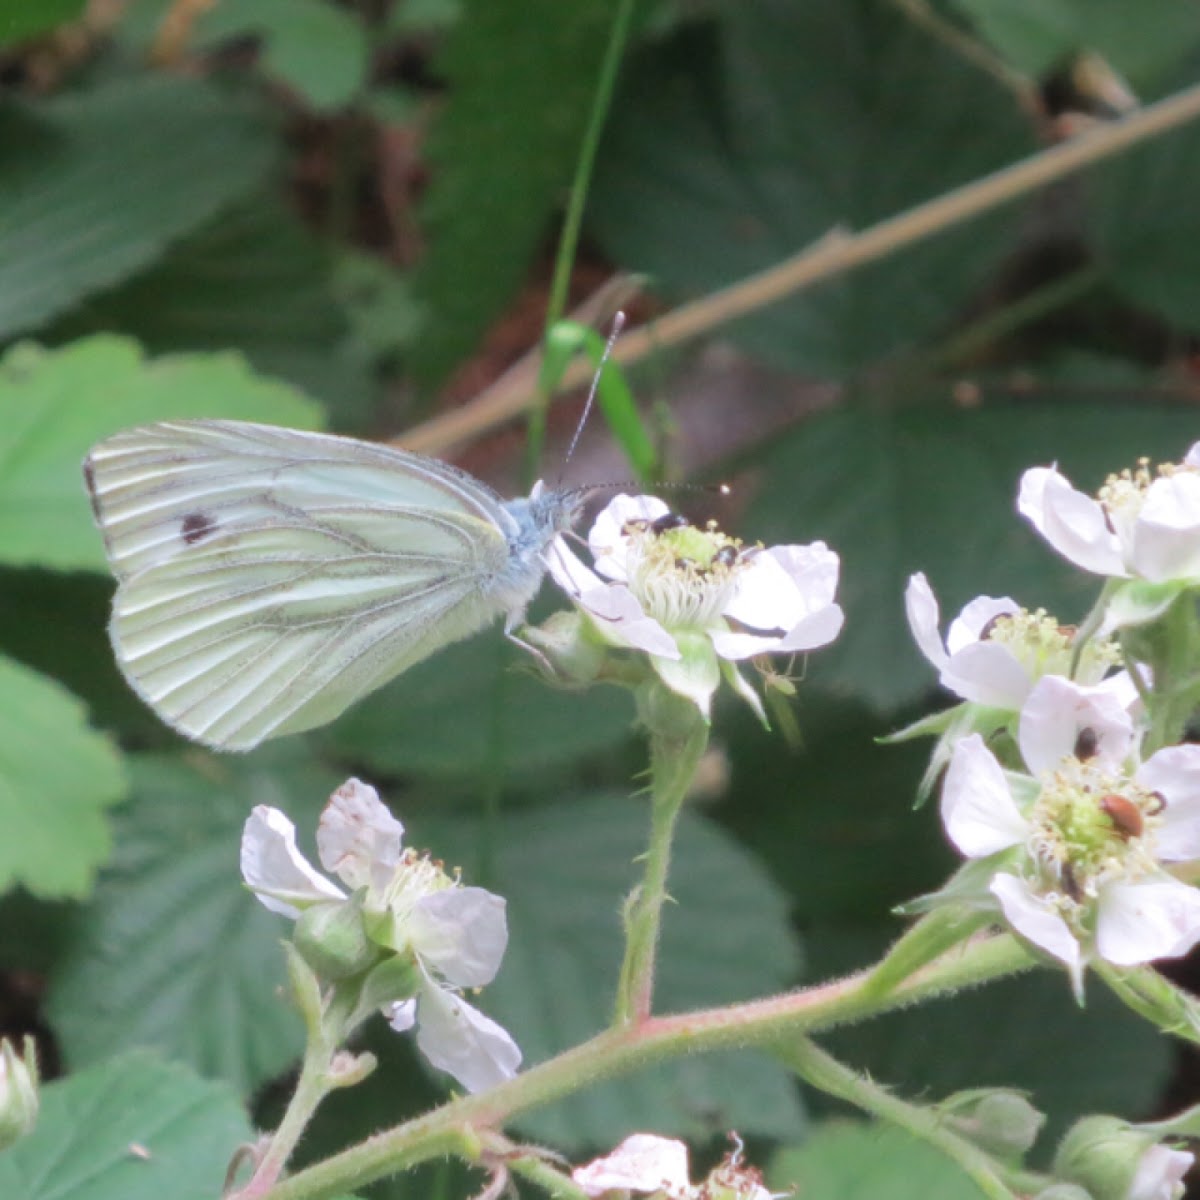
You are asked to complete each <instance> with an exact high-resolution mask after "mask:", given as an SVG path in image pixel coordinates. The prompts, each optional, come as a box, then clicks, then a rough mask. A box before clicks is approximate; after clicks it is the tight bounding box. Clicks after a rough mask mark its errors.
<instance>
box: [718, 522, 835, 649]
mask: <svg viewBox="0 0 1200 1200" xmlns="http://www.w3.org/2000/svg"><path fill="white" fill-rule="evenodd" d="M748 558H749V561H748V562H746V563H745V564H744V565H743V566H742V567H741V568H740V569H739V571H738V573H737V576H736V579H735V582H734V590H733V595H732V596H731V597H730V599H729V602H728V603H727V604H726V605H725V616H727V617H731V618H733V620H735V621H737V622H738V623H739V624H741V625H748V626H749V627H750V629H751V630H756V629H757V630H763V631H770V630H782V631H783V632H785V633H786V632H787V631H788V630H790V629H792V628H793V627H794V626H795V625H797V624H798V623H799V622H800V621H802V620H804V618H805V617H808V616H811V615H812V614H813V613H816V612H819V611H820V610H822V609H824V608H827V607H828V606H829V605H831V604H832V603H833V598H834V596H835V595H836V594H837V583H838V571H839V568H840V562H839V559H838V556H837V554H835V553H834V551H832V550H830V549H829V547H828V546H826V545H825V543H824V542H813V543H812V545H809V546H772V547H771V548H770V549H769V550H763V551H761V552H759V553H758V554H754V555H750V556H748Z"/></svg>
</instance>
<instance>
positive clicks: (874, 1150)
mask: <svg viewBox="0 0 1200 1200" xmlns="http://www.w3.org/2000/svg"><path fill="white" fill-rule="evenodd" d="M767 1180H768V1182H769V1184H770V1187H771V1190H772V1191H773V1192H784V1193H787V1192H791V1191H793V1190H794V1191H795V1193H796V1195H799V1196H803V1197H804V1200H930V1198H931V1197H936V1198H937V1200H979V1197H980V1196H981V1195H982V1193H981V1192H980V1191H979V1189H978V1188H976V1186H975V1185H974V1184H973V1183H972V1182H971V1180H970V1179H969V1178H968V1177H967V1176H966V1175H964V1174H963V1172H962V1170H961V1168H959V1167H957V1166H956V1165H955V1164H954V1163H953V1162H951V1161H950V1160H949V1159H948V1158H947V1157H946V1156H945V1155H944V1154H942V1153H941V1152H940V1151H939V1150H935V1149H934V1148H933V1147H932V1146H930V1145H929V1144H928V1143H927V1142H921V1141H918V1140H917V1139H916V1138H914V1137H913V1136H912V1135H911V1134H909V1133H905V1132H904V1130H902V1129H897V1128H896V1127H895V1126H894V1125H885V1124H882V1123H881V1124H872V1125H868V1124H866V1123H865V1122H851V1121H837V1122H833V1121H830V1122H826V1123H825V1124H823V1125H821V1126H819V1127H818V1128H817V1129H816V1131H815V1132H814V1133H813V1135H812V1136H811V1137H810V1138H808V1140H807V1141H806V1142H805V1143H804V1145H803V1146H801V1147H799V1149H795V1150H791V1149H788V1150H783V1151H781V1152H780V1153H778V1154H776V1155H775V1157H774V1158H773V1159H772V1160H771V1164H770V1167H769V1169H768V1171H767Z"/></svg>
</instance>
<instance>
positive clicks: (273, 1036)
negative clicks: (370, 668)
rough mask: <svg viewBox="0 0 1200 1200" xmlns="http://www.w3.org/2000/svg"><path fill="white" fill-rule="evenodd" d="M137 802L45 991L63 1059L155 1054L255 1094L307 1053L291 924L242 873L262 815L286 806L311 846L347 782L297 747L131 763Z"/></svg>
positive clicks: (78, 1061) (83, 1061)
mask: <svg viewBox="0 0 1200 1200" xmlns="http://www.w3.org/2000/svg"><path fill="white" fill-rule="evenodd" d="M131 775H132V784H133V794H132V797H131V799H130V801H129V803H128V804H127V805H126V806H125V807H124V808H123V809H122V810H121V812H120V813H119V815H118V821H117V828H116V843H117V844H116V853H115V855H114V857H113V861H112V864H111V866H110V867H109V868H108V869H107V870H106V871H105V872H104V874H103V876H102V877H101V880H100V884H99V886H98V888H97V890H96V897H95V902H94V903H93V904H92V905H91V906H89V908H88V909H87V911H86V912H84V913H82V914H81V917H80V921H79V925H78V928H77V929H76V931H75V935H74V937H73V939H72V940H71V942H70V943H69V944H68V946H67V947H66V950H65V953H64V955H63V958H62V961H61V962H60V964H59V967H58V970H57V971H56V973H55V975H54V976H53V978H52V980H51V984H50V997H49V1012H50V1016H51V1020H52V1021H53V1023H54V1027H55V1030H56V1032H57V1033H58V1036H59V1040H60V1045H61V1046H62V1049H63V1052H64V1054H65V1056H66V1058H67V1061H68V1062H69V1063H71V1064H72V1065H73V1066H75V1067H80V1066H86V1065H88V1064H90V1063H94V1062H96V1061H98V1060H99V1059H102V1058H104V1057H106V1056H108V1055H111V1054H114V1053H116V1052H118V1051H120V1050H125V1049H129V1048H131V1047H137V1046H149V1047H153V1048H155V1049H157V1050H161V1051H162V1052H163V1053H166V1054H169V1055H170V1056H171V1057H172V1058H179V1059H182V1060H183V1061H185V1062H187V1063H188V1064H189V1065H190V1066H192V1067H193V1068H195V1069H196V1070H197V1071H199V1072H201V1073H202V1074H204V1075H209V1076H217V1077H220V1078H223V1079H226V1080H228V1081H229V1082H231V1083H233V1084H234V1085H235V1086H236V1087H237V1088H238V1089H239V1091H240V1092H242V1093H243V1094H244V1093H247V1092H249V1091H252V1090H253V1089H254V1088H255V1087H257V1086H259V1085H260V1084H262V1083H263V1082H264V1081H266V1080H267V1079H270V1078H272V1077H273V1076H274V1075H276V1074H278V1073H279V1072H280V1071H281V1070H282V1069H283V1068H284V1067H286V1066H287V1065H288V1063H289V1062H291V1061H292V1060H293V1058H294V1057H295V1056H296V1055H297V1054H298V1053H299V1051H300V1049H301V1047H302V1044H303V1031H302V1029H301V1026H300V1019H299V1016H298V1015H297V1014H296V1013H295V1012H293V1010H292V1008H291V1006H290V1003H289V1001H288V999H287V992H286V988H285V986H284V984H285V978H286V976H285V970H284V959H283V952H282V950H281V949H280V946H279V944H278V943H279V939H280V937H281V936H283V935H284V934H285V932H286V929H287V925H286V923H285V922H283V921H282V920H281V919H280V918H278V917H275V916H273V915H272V914H270V913H268V912H267V911H266V909H264V908H263V907H262V905H261V904H259V903H258V901H257V900H256V899H255V898H254V897H253V895H251V893H250V892H248V891H247V890H246V889H245V888H244V887H243V886H242V882H241V878H240V876H239V873H238V848H239V845H240V842H241V833H242V826H243V824H244V823H245V820H246V817H247V816H248V815H249V813H250V809H251V808H253V807H254V805H256V804H270V805H274V806H275V807H277V808H282V809H284V810H285V811H286V812H287V813H288V815H289V816H290V817H291V818H292V819H293V820H294V821H295V822H296V825H297V828H298V830H299V833H300V838H301V840H302V842H307V843H308V844H310V845H311V838H312V834H313V832H314V831H315V829H316V821H317V815H318V813H319V811H320V809H321V808H322V807H323V806H324V804H325V802H326V800H327V799H328V797H329V794H330V792H331V791H332V790H333V789H334V788H335V787H336V786H337V785H338V784H339V783H340V782H341V780H340V779H339V778H336V777H334V776H332V775H329V774H327V773H326V772H325V771H323V770H322V769H321V768H319V767H317V766H316V765H315V764H314V763H313V762H312V760H311V759H309V758H307V757H305V756H304V754H303V751H302V750H298V749H296V748H295V747H293V748H291V749H284V750H277V749H271V750H265V751H257V752H255V753H254V754H251V755H247V756H244V757H239V758H236V759H230V758H220V759H218V758H216V757H214V756H211V755H207V754H202V753H200V752H199V751H193V752H192V753H191V755H190V757H189V759H187V760H184V759H182V758H172V757H167V756H145V757H142V758H140V759H134V760H131Z"/></svg>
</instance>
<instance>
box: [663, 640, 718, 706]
mask: <svg viewBox="0 0 1200 1200" xmlns="http://www.w3.org/2000/svg"><path fill="white" fill-rule="evenodd" d="M676 642H677V643H678V645H679V649H680V651H681V653H680V655H679V657H678V658H677V659H667V658H661V657H659V656H657V655H655V656H654V657H653V658H651V660H650V663H651V665H652V666H653V667H654V669H655V671H656V672H657V673H658V677H659V678H660V679H661V680H662V681H663V683H665V684H666V685H667V687H669V688H670V689H671V691H673V692H676V693H677V694H678V695H680V696H683V697H684V698H685V699H687V700H690V701H692V703H693V704H695V706H696V707H697V708H698V709H699V710H700V713H701V715H702V716H703V717H704V719H705V720H708V717H709V714H710V713H711V711H712V697H713V693H714V692H715V691H716V690H717V688H718V687H719V686H720V683H721V668H720V666H719V664H718V660H717V656H716V654H715V653H714V652H713V646H712V643H711V642H710V641H709V640H708V638H707V637H706V636H705V635H704V634H697V633H680V634H679V635H677V637H676Z"/></svg>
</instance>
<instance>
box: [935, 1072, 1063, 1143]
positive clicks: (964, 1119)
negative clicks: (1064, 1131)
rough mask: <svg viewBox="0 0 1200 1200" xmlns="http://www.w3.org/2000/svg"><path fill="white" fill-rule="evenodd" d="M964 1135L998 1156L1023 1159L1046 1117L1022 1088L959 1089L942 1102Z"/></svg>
mask: <svg viewBox="0 0 1200 1200" xmlns="http://www.w3.org/2000/svg"><path fill="white" fill-rule="evenodd" d="M938 1107H939V1108H940V1109H941V1111H942V1112H944V1113H945V1114H946V1116H947V1119H948V1121H949V1123H950V1125H951V1126H952V1127H953V1128H954V1129H955V1131H956V1132H957V1133H959V1134H960V1135H961V1136H962V1137H965V1138H968V1139H969V1140H970V1141H972V1142H974V1143H975V1145H977V1146H979V1147H980V1148H981V1149H983V1150H986V1151H987V1152H988V1153H989V1154H994V1155H996V1156H997V1157H998V1158H1004V1159H1020V1158H1021V1157H1022V1156H1023V1155H1024V1154H1026V1153H1027V1152H1028V1150H1029V1149H1030V1147H1031V1146H1032V1145H1033V1143H1034V1142H1035V1141H1037V1136H1038V1134H1039V1133H1040V1132H1041V1129H1042V1126H1043V1125H1044V1124H1045V1123H1046V1118H1045V1116H1043V1114H1042V1113H1040V1112H1038V1110H1037V1109H1036V1108H1034V1107H1033V1105H1032V1104H1030V1103H1029V1101H1028V1100H1027V1099H1026V1098H1025V1097H1024V1096H1023V1095H1021V1093H1020V1092H1016V1091H1012V1090H1011V1089H1008V1088H980V1089H978V1090H975V1091H970V1092H959V1093H958V1094H956V1095H954V1096H951V1097H949V1099H947V1100H946V1101H945V1102H944V1103H942V1104H940V1105H939V1106H938Z"/></svg>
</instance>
